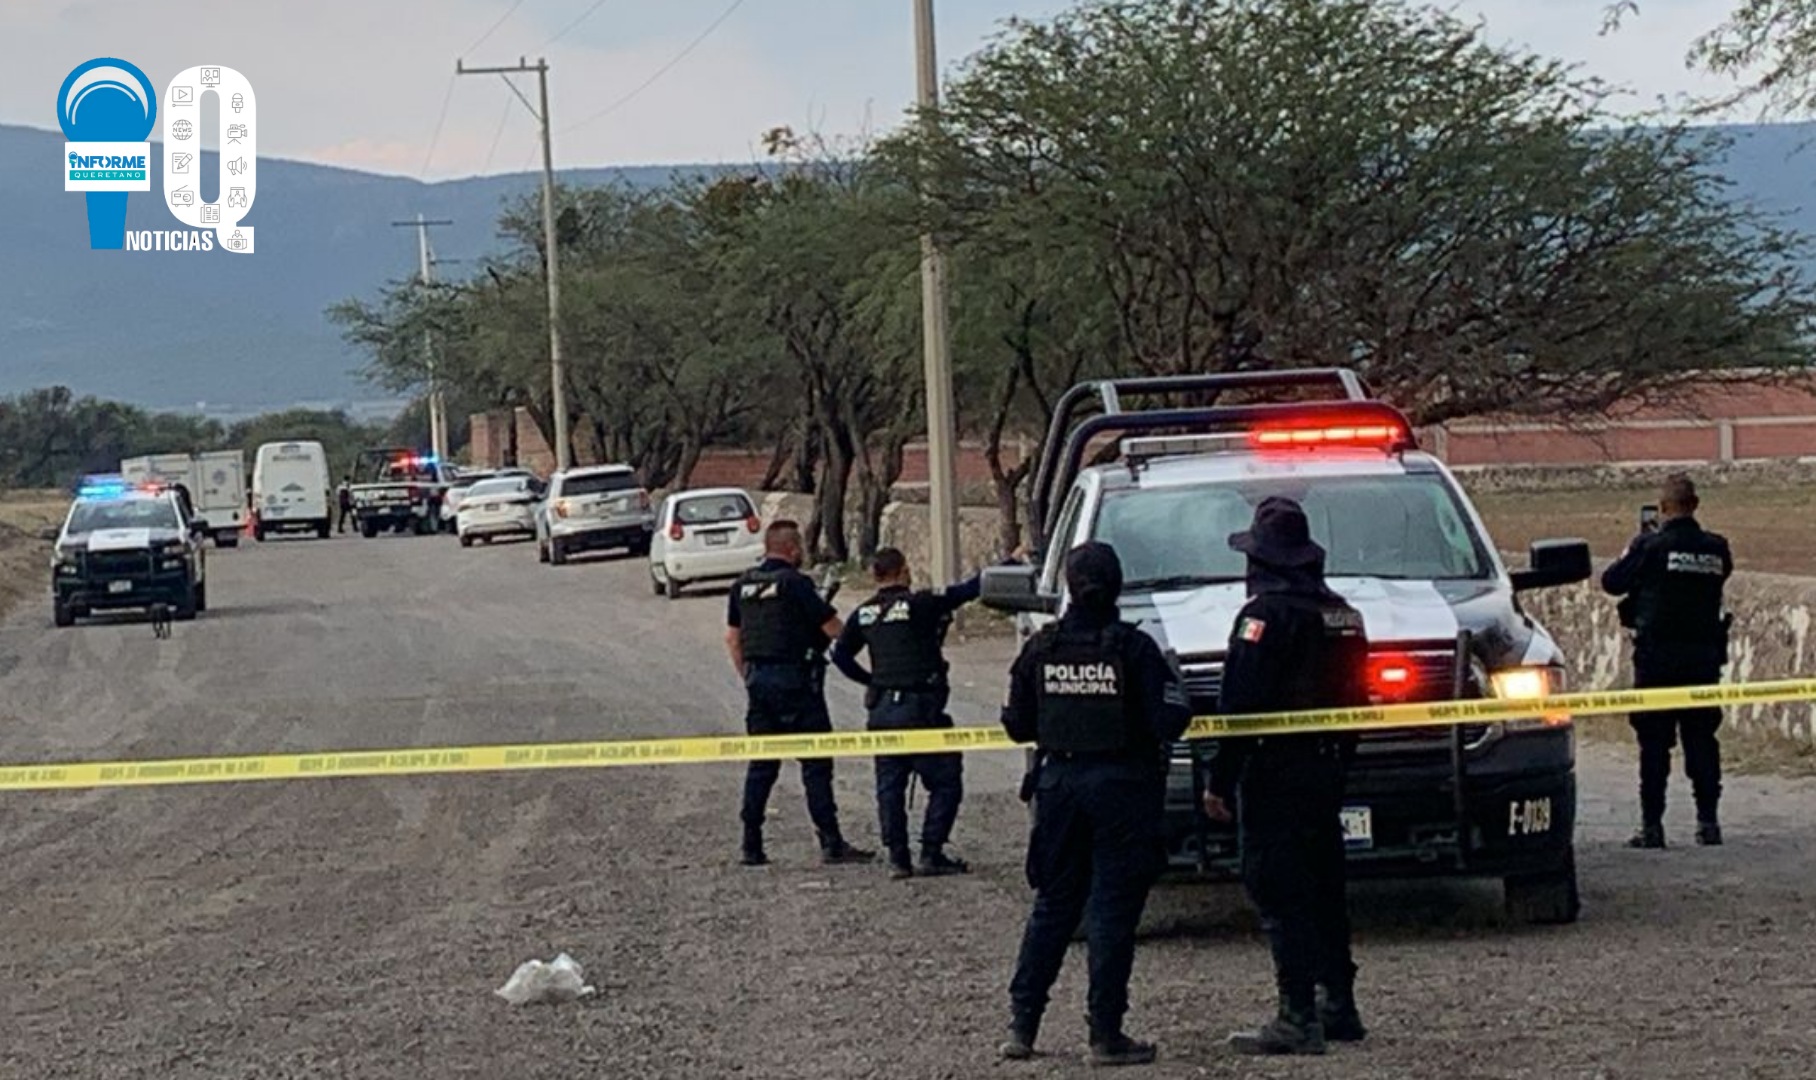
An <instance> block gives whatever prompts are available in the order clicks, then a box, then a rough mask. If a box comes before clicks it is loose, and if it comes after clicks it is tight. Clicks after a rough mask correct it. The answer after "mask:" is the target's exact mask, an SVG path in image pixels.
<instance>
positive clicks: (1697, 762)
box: [1602, 474, 1734, 848]
mask: <svg viewBox="0 0 1816 1080" xmlns="http://www.w3.org/2000/svg"><path fill="white" fill-rule="evenodd" d="M1698 504H1699V500H1698V499H1697V497H1696V485H1695V484H1694V483H1692V482H1691V480H1690V478H1689V477H1687V476H1684V475H1682V474H1677V475H1673V476H1671V477H1669V478H1668V479H1666V481H1665V484H1664V489H1663V490H1662V491H1661V492H1660V493H1659V502H1658V510H1659V524H1658V528H1657V529H1656V531H1644V532H1641V533H1640V535H1639V536H1637V537H1635V538H1634V540H1633V542H1632V543H1630V544H1628V545H1627V550H1626V552H1625V553H1624V554H1622V555H1621V557H1620V559H1619V560H1618V561H1616V562H1615V563H1614V564H1613V565H1611V566H1609V567H1608V569H1607V570H1606V571H1604V572H1603V573H1602V588H1603V589H1604V590H1606V591H1607V592H1608V593H1610V594H1612V595H1614V596H1619V597H1622V598H1623V599H1622V601H1621V604H1620V612H1621V624H1622V625H1623V626H1626V627H1628V628H1629V629H1630V630H1632V631H1633V685H1634V686H1635V687H1639V688H1645V687H1658V686H1702V685H1706V684H1710V683H1715V682H1718V681H1720V679H1721V669H1722V668H1723V667H1724V666H1725V665H1726V664H1727V662H1728V619H1727V617H1726V616H1725V615H1724V614H1723V612H1722V587H1723V585H1724V584H1725V583H1726V582H1727V580H1728V576H1729V575H1730V574H1732V573H1733V572H1734V557H1733V555H1732V554H1731V553H1730V551H1729V549H1728V541H1727V540H1726V539H1724V538H1723V537H1721V536H1719V535H1717V534H1716V533H1712V532H1709V531H1708V530H1706V529H1704V528H1703V527H1702V526H1701V525H1700V524H1698V523H1697V521H1696V508H1697V506H1698ZM1629 722H1630V723H1631V724H1632V725H1633V731H1634V733H1635V734H1636V735H1637V736H1638V737H1639V803H1640V829H1639V833H1638V834H1637V835H1635V836H1634V837H1633V839H1632V840H1630V841H1628V844H1629V846H1631V847H1636V848H1662V847H1664V846H1665V787H1666V783H1667V781H1669V779H1670V777H1671V749H1672V747H1673V746H1675V745H1676V743H1677V736H1678V733H1679V732H1682V734H1683V742H1684V771H1685V772H1686V773H1688V774H1689V776H1690V787H1691V791H1692V793H1693V794H1694V795H1695V797H1696V842H1697V843H1699V844H1719V843H1721V818H1720V814H1719V812H1718V811H1719V806H1720V803H1721V743H1720V742H1719V741H1718V740H1717V739H1716V737H1715V732H1716V729H1717V728H1719V727H1720V726H1721V710H1720V709H1719V708H1711V709H1669V710H1664V711H1660V712H1653V713H1639V714H1636V715H1634V716H1633V717H1631V718H1630V720H1629Z"/></svg>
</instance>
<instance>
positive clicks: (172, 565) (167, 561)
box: [158, 557, 183, 570]
mask: <svg viewBox="0 0 1816 1080" xmlns="http://www.w3.org/2000/svg"><path fill="white" fill-rule="evenodd" d="M158 569H159V570H181V569H183V560H182V559H181V558H174V559H173V558H168V557H167V558H162V559H159V560H158Z"/></svg>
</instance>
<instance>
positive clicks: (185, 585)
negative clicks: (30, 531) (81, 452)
mask: <svg viewBox="0 0 1816 1080" xmlns="http://www.w3.org/2000/svg"><path fill="white" fill-rule="evenodd" d="M207 535H208V525H207V523H206V522H204V521H202V520H201V519H199V518H190V517H188V516H186V513H185V510H184V504H183V501H182V500H181V499H179V498H178V497H177V494H176V492H174V491H173V490H171V489H169V488H165V487H162V486H160V485H156V484H141V485H132V484H128V483H127V482H126V480H125V479H124V478H123V477H118V476H107V477H89V478H87V479H85V480H84V481H83V483H82V486H81V488H80V489H79V490H78V491H77V493H76V500H75V502H74V503H72V504H71V505H70V508H69V514H68V515H67V516H66V517H65V518H64V519H63V527H62V528H61V529H59V530H58V531H57V536H56V547H55V549H54V551H53V554H52V557H51V615H52V619H53V621H54V622H55V623H56V624H57V625H58V626H60V627H63V626H73V625H75V622H76V620H77V619H79V618H86V617H87V616H89V615H92V614H94V613H95V612H98V611H107V610H115V609H122V608H152V607H155V606H157V605H165V606H168V608H169V609H170V615H171V617H172V618H175V619H193V618H195V616H196V613H197V612H198V611H205V610H207V608H208V581H207V577H206V572H207V564H206V560H205V559H204V557H203V554H202V540H203V538H204V537H206V536H207Z"/></svg>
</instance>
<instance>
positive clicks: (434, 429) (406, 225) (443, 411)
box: [391, 211, 454, 461]
mask: <svg viewBox="0 0 1816 1080" xmlns="http://www.w3.org/2000/svg"><path fill="white" fill-rule="evenodd" d="M452 224H454V223H453V222H452V221H447V220H436V221H429V220H426V219H425V218H424V217H423V216H422V212H421V211H417V214H416V220H415V221H393V222H392V223H391V227H392V228H394V229H415V230H416V257H417V273H418V277H417V280H418V281H420V282H421V283H422V288H423V290H424V292H425V293H426V292H427V290H428V288H429V285H430V284H431V283H433V282H434V280H435V256H434V255H433V254H431V253H430V251H429V228H430V227H431V226H440V225H452ZM422 347H423V352H424V353H425V354H426V355H427V356H428V358H429V360H428V363H429V446H430V447H431V452H433V453H434V455H435V459H436V460H437V461H446V460H447V458H448V405H447V401H446V399H445V398H444V397H443V396H442V388H441V377H440V375H439V374H438V373H437V372H436V370H435V342H434V341H433V340H432V339H431V338H430V336H429V331H428V330H424V331H423V332H422Z"/></svg>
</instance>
